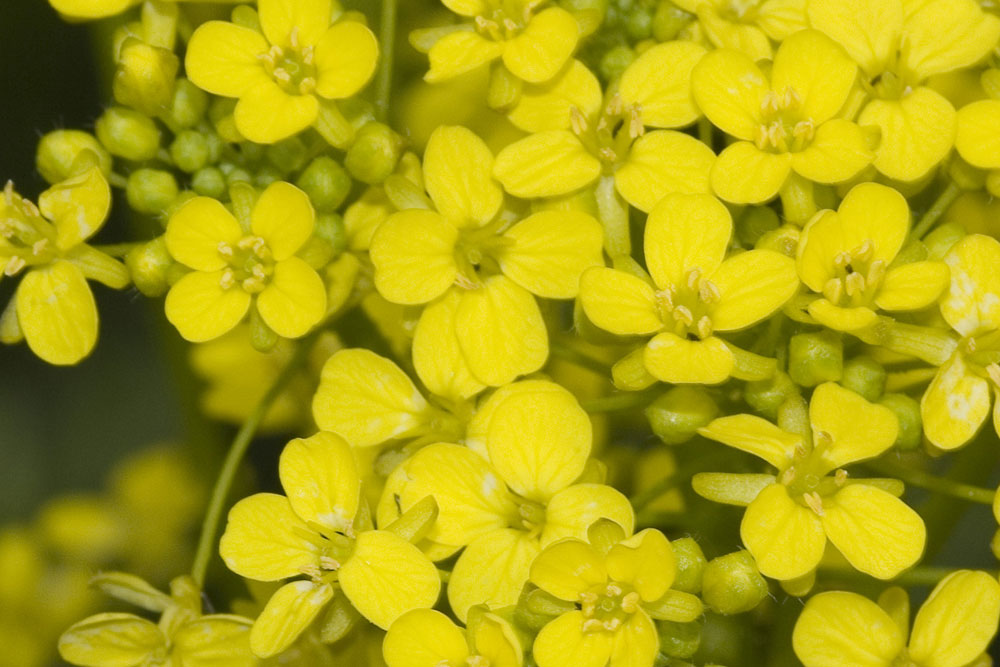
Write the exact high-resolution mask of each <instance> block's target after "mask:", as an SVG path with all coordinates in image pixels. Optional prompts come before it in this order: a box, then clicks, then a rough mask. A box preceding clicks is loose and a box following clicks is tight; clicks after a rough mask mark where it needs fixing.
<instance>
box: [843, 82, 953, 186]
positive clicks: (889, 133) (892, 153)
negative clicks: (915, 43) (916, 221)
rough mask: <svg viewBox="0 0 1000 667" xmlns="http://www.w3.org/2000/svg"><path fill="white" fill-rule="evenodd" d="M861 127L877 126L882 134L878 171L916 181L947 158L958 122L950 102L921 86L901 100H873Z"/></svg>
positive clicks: (876, 161) (878, 152)
mask: <svg viewBox="0 0 1000 667" xmlns="http://www.w3.org/2000/svg"><path fill="white" fill-rule="evenodd" d="M858 125H861V126H865V125H875V126H877V127H878V128H879V130H880V131H881V133H882V139H881V141H880V142H879V146H878V148H877V149H876V151H875V161H874V163H873V164H874V165H875V168H876V169H878V170H879V171H880V172H882V173H883V174H885V175H886V176H888V177H889V178H893V179H896V180H898V181H915V180H918V179H920V178H922V177H923V176H924V175H925V174H927V172H929V171H930V170H931V169H933V168H934V167H935V166H937V164H938V163H939V162H941V160H943V159H944V158H945V156H946V155H948V151H950V150H951V147H952V144H953V143H954V141H955V133H956V125H957V123H956V113H955V108H954V107H952V106H951V102H949V101H948V100H946V99H945V98H943V97H942V96H941V95H939V94H938V93H936V92H934V91H933V90H931V89H930V88H926V87H924V86H920V87H918V88H916V89H915V90H914V91H913V92H912V93H910V94H909V95H907V96H906V97H904V98H902V99H901V100H898V101H897V100H872V101H871V102H869V103H868V104H867V105H866V106H865V108H864V109H863V110H862V111H861V115H860V116H858Z"/></svg>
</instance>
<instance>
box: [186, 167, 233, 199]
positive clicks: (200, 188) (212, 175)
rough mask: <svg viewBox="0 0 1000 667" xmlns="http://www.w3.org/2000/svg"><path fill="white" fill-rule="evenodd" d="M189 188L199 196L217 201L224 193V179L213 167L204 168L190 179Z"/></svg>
mask: <svg viewBox="0 0 1000 667" xmlns="http://www.w3.org/2000/svg"><path fill="white" fill-rule="evenodd" d="M191 188H192V189H193V190H194V191H195V192H197V193H198V194H200V195H203V196H205V197H214V198H216V199H218V198H219V197H221V196H222V195H223V194H225V192H226V177H225V175H224V174H223V173H222V172H221V171H219V170H218V169H216V168H215V167H205V168H203V169H199V170H198V171H196V172H195V174H194V176H192V177H191Z"/></svg>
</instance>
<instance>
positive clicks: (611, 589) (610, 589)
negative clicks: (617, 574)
mask: <svg viewBox="0 0 1000 667" xmlns="http://www.w3.org/2000/svg"><path fill="white" fill-rule="evenodd" d="M623 592H624V591H622V588H621V586H619V585H618V584H615V583H610V584H608V585H607V586H605V587H604V593H605V594H606V595H608V596H609V597H618V596H619V595H621V594H622V593H623Z"/></svg>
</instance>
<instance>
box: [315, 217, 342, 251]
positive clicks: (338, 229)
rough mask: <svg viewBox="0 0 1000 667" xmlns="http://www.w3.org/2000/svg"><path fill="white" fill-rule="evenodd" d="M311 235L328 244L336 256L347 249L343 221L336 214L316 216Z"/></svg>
mask: <svg viewBox="0 0 1000 667" xmlns="http://www.w3.org/2000/svg"><path fill="white" fill-rule="evenodd" d="M313 234H315V235H316V237H318V238H321V239H323V240H324V241H326V242H328V243H329V244H330V245H331V246H332V247H333V250H334V253H335V254H336V255H339V254H340V253H342V252H344V250H345V249H346V248H347V230H346V228H345V227H344V219H343V218H342V217H341V216H339V215H337V214H336V213H321V214H320V215H317V216H316V227H315V229H314V231H313Z"/></svg>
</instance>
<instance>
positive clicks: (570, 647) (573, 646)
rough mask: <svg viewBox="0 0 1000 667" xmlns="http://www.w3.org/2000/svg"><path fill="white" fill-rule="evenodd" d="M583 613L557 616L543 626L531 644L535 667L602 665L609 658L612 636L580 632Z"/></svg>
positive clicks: (612, 641) (592, 666)
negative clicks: (536, 666) (536, 665)
mask: <svg viewBox="0 0 1000 667" xmlns="http://www.w3.org/2000/svg"><path fill="white" fill-rule="evenodd" d="M584 620H585V619H584V617H583V612H581V611H571V612H567V613H565V614H563V615H562V616H558V617H557V618H555V619H554V620H552V621H549V623H548V624H547V625H546V626H545V627H543V628H542V630H541V632H539V633H538V636H537V637H535V643H534V645H533V646H532V649H531V650H532V654H533V655H534V657H535V662H537V663H538V667H605V665H607V664H608V661H609V660H610V659H611V651H612V646H613V643H614V635H613V634H611V633H610V632H587V633H584V632H583V621H584Z"/></svg>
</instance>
